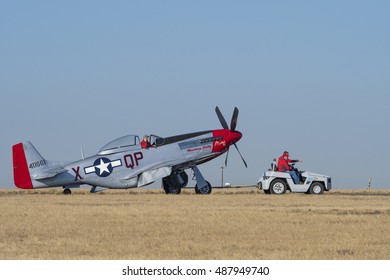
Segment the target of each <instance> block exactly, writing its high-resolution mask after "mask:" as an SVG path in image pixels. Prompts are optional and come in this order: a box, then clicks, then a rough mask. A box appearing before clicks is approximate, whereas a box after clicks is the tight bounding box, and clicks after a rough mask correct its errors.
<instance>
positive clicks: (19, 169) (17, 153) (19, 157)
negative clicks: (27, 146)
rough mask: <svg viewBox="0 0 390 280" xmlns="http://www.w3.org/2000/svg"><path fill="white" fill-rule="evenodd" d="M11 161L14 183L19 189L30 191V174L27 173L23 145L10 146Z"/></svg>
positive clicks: (31, 186)
mask: <svg viewBox="0 0 390 280" xmlns="http://www.w3.org/2000/svg"><path fill="white" fill-rule="evenodd" d="M12 159H13V165H14V182H15V185H16V186H17V187H18V188H20V189H32V188H33V185H32V181H31V177H30V172H29V171H28V165H27V159H26V155H25V153H24V148H23V143H19V144H16V145H14V146H12Z"/></svg>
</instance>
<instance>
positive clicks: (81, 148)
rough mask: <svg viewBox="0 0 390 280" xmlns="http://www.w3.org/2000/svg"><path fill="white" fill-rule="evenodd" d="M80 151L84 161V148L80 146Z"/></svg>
mask: <svg viewBox="0 0 390 280" xmlns="http://www.w3.org/2000/svg"><path fill="white" fill-rule="evenodd" d="M80 151H81V158H82V159H85V156H84V151H83V146H80Z"/></svg>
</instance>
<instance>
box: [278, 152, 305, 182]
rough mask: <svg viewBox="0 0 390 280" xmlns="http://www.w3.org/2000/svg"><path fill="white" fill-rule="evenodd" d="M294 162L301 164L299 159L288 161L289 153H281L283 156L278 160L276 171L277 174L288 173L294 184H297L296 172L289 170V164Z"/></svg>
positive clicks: (297, 176)
mask: <svg viewBox="0 0 390 280" xmlns="http://www.w3.org/2000/svg"><path fill="white" fill-rule="evenodd" d="M294 162H302V160H299V159H289V153H288V152H287V151H284V152H283V155H281V156H280V157H279V159H278V171H279V172H288V173H289V174H290V175H291V178H292V179H293V181H294V184H298V183H299V181H300V180H299V175H298V172H297V171H296V170H294V169H293V168H291V166H290V165H289V163H294Z"/></svg>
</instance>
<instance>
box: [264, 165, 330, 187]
mask: <svg viewBox="0 0 390 280" xmlns="http://www.w3.org/2000/svg"><path fill="white" fill-rule="evenodd" d="M292 167H293V168H294V164H292ZM298 174H299V177H300V182H299V183H298V184H295V183H294V181H293V179H292V177H291V175H290V174H289V173H287V172H278V167H277V164H276V159H274V161H273V162H272V164H271V168H270V169H268V171H266V172H264V175H263V176H262V177H260V179H259V181H258V182H257V187H258V188H259V189H260V190H263V191H264V192H265V193H267V194H284V193H286V191H287V190H289V191H291V192H301V193H307V194H322V193H323V192H324V191H329V190H331V188H332V179H331V177H329V176H326V175H321V174H316V173H313V172H310V171H298Z"/></svg>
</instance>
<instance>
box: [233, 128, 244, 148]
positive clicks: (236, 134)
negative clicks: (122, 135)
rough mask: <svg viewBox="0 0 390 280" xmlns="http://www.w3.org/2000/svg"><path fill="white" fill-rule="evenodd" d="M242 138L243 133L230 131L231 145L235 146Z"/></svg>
mask: <svg viewBox="0 0 390 280" xmlns="http://www.w3.org/2000/svg"><path fill="white" fill-rule="evenodd" d="M241 137H242V133H241V132H239V131H237V130H236V131H230V139H231V140H230V145H233V144H234V143H236V142H238V141H239V140H240V139H241Z"/></svg>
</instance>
